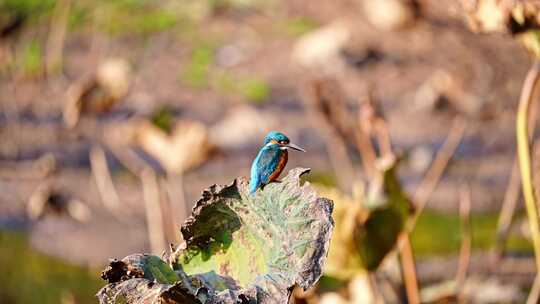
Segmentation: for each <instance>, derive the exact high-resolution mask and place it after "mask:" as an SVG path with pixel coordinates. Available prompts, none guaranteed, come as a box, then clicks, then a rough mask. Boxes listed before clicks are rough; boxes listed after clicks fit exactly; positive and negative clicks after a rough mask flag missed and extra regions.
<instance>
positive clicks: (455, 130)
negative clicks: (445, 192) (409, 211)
mask: <svg viewBox="0 0 540 304" xmlns="http://www.w3.org/2000/svg"><path fill="white" fill-rule="evenodd" d="M465 128H466V123H465V121H463V120H462V119H461V118H455V119H454V122H453V123H452V127H451V128H450V132H449V133H448V137H447V138H446V141H445V142H444V144H443V146H442V148H441V149H440V150H439V152H438V153H437V156H436V157H435V160H433V162H432V163H431V167H430V168H429V169H428V171H427V173H426V175H425V176H424V179H423V180H422V182H421V183H420V186H418V188H417V190H416V192H415V193H414V195H413V202H414V203H415V204H416V206H415V207H416V210H415V213H414V215H413V217H412V219H411V221H410V223H409V231H412V230H413V229H414V226H415V224H416V221H417V220H418V217H419V216H420V214H422V211H423V210H424V208H425V207H426V205H427V202H428V200H429V197H430V196H431V194H432V193H433V191H435V187H437V184H438V183H439V180H440V178H441V176H442V174H443V173H444V170H445V169H446V165H447V164H448V162H449V161H450V159H451V158H452V156H453V155H454V152H455V151H456V149H457V147H458V145H459V143H460V142H461V138H462V137H463V134H464V133H465Z"/></svg>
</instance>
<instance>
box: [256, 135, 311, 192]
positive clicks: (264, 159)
mask: <svg viewBox="0 0 540 304" xmlns="http://www.w3.org/2000/svg"><path fill="white" fill-rule="evenodd" d="M288 149H293V150H297V151H302V152H306V150H304V149H302V148H300V147H299V146H297V145H295V144H292V143H291V141H290V140H289V138H288V137H287V136H285V134H283V133H280V132H276V131H271V132H270V133H268V135H266V137H265V138H264V142H263V147H262V148H261V150H260V151H259V154H257V157H256V158H255V160H254V161H253V164H252V165H251V180H250V183H249V192H250V193H255V192H256V191H257V189H259V188H261V189H263V188H264V186H265V185H267V184H269V183H271V182H273V181H275V180H276V179H277V178H278V177H279V174H281V171H283V168H285V165H286V164H287V160H288V152H287V150H288Z"/></svg>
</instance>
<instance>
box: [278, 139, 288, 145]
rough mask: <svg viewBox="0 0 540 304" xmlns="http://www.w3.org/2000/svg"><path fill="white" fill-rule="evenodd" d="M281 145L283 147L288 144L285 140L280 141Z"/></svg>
mask: <svg viewBox="0 0 540 304" xmlns="http://www.w3.org/2000/svg"><path fill="white" fill-rule="evenodd" d="M279 143H280V144H282V145H284V144H286V143H287V142H285V141H284V140H280V141H279Z"/></svg>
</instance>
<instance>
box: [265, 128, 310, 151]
mask: <svg viewBox="0 0 540 304" xmlns="http://www.w3.org/2000/svg"><path fill="white" fill-rule="evenodd" d="M264 146H265V147H271V148H279V149H281V150H287V149H294V150H297V151H302V152H306V150H304V149H302V148H300V147H299V146H297V145H295V144H292V143H291V141H290V140H289V138H288V137H287V136H285V134H283V133H281V132H277V131H271V132H270V133H268V134H267V135H266V137H265V138H264Z"/></svg>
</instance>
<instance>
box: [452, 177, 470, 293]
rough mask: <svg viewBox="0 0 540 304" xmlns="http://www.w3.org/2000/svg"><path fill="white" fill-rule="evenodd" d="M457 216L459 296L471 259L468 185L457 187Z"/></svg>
mask: <svg viewBox="0 0 540 304" xmlns="http://www.w3.org/2000/svg"><path fill="white" fill-rule="evenodd" d="M459 217H460V220H461V249H460V251H459V263H458V270H457V273H456V294H457V296H458V298H461V296H460V295H461V293H462V291H463V286H464V285H465V279H466V278H467V271H468V269H469V262H470V260H471V248H472V236H471V189H470V188H469V186H468V185H462V186H461V189H459Z"/></svg>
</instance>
